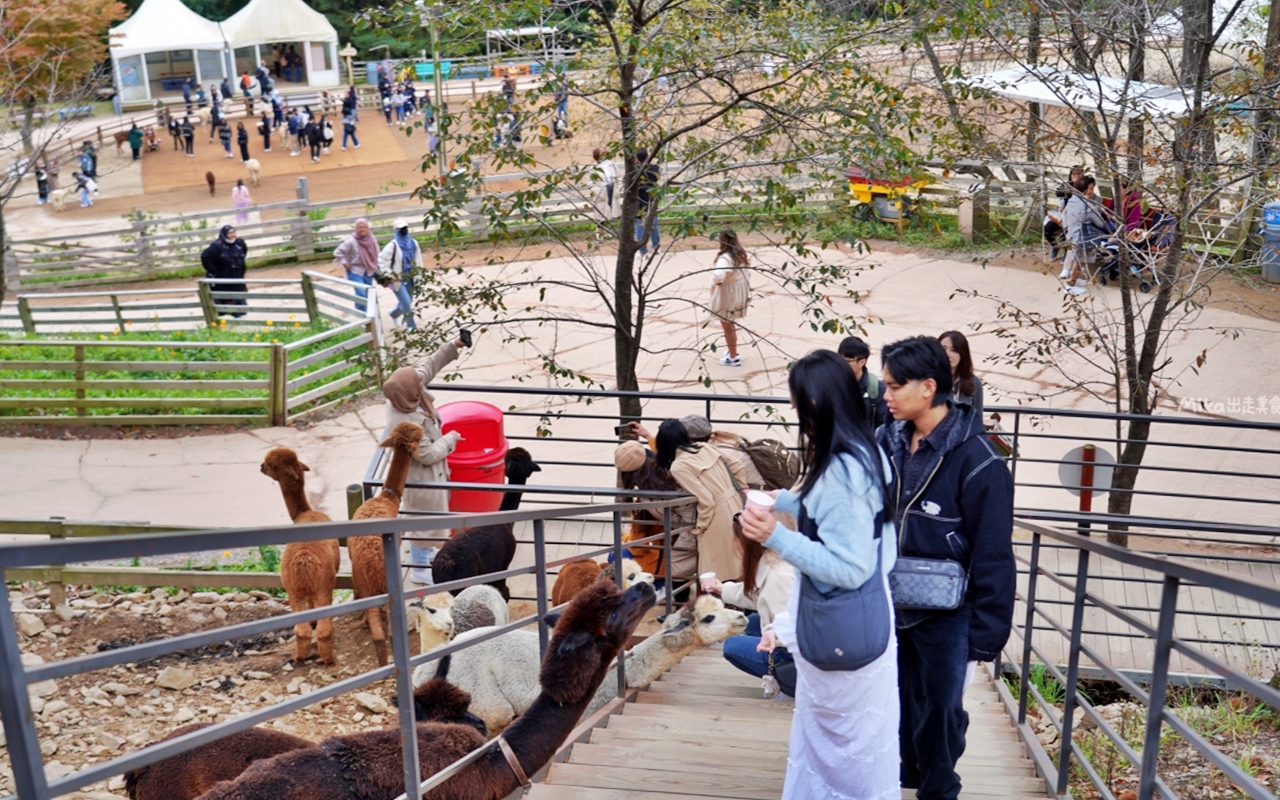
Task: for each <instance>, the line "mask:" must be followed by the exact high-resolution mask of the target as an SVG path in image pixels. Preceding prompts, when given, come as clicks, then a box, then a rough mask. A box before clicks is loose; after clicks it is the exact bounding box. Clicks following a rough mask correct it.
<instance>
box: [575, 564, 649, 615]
mask: <svg viewBox="0 0 1280 800" xmlns="http://www.w3.org/2000/svg"><path fill="white" fill-rule="evenodd" d="M613 578H614V570H613V567H612V566H611V565H609V564H600V563H597V562H595V561H574V562H572V563H570V564H565V565H564V566H563V567H561V568H560V574H558V575H556V583H555V586H553V587H551V602H552V604H553V605H557V606H558V605H560V604H561V603H567V602H569V601H570V600H571V599H573V596H574V595H576V594H577V593H578V592H580V591H582V590H583V589H585V588H587V587H588V586H590V585H591V584H593V583H595V582H596V581H611V580H613ZM641 582H644V583H653V576H652V575H650V574H649V573H647V572H645V571H644V570H642V569H640V565H639V564H637V563H636V562H634V561H632V560H631V559H629V558H624V559H622V588H623V589H629V588H631V587H632V586H635V585H636V584H637V583H641Z"/></svg>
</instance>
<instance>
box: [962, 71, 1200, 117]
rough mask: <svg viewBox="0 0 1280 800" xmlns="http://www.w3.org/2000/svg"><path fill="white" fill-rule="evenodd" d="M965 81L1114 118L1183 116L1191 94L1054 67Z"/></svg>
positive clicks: (1019, 97)
mask: <svg viewBox="0 0 1280 800" xmlns="http://www.w3.org/2000/svg"><path fill="white" fill-rule="evenodd" d="M967 83H968V84H969V85H970V86H971V87H974V88H980V89H985V90H987V91H989V92H992V93H993V94H998V95H1000V96H1002V97H1007V98H1009V99H1010V100H1021V101H1023V102H1027V103H1042V104H1044V105H1049V106H1058V107H1060V108H1071V109H1075V110H1077V111H1099V112H1101V113H1103V114H1110V115H1113V116H1115V115H1120V116H1125V117H1150V118H1161V117H1181V116H1185V115H1186V114H1187V113H1188V112H1189V110H1190V98H1188V97H1187V96H1186V95H1185V94H1183V91H1182V89H1180V88H1178V87H1176V86H1165V85H1163V84H1158V83H1142V82H1140V81H1126V80H1124V79H1123V78H1112V77H1108V76H1106V75H1087V74H1085V73H1081V72H1072V71H1070V70H1062V69H1055V68H1053V67H1039V68H1033V67H1030V66H1018V67H1010V68H1008V69H1002V70H999V71H997V72H991V73H988V74H986V75H979V76H977V77H974V78H969V79H968V81H967Z"/></svg>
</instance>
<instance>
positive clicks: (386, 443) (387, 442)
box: [378, 437, 396, 450]
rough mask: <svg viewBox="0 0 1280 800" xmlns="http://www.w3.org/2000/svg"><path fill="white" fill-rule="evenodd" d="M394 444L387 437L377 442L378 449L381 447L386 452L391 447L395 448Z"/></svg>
mask: <svg viewBox="0 0 1280 800" xmlns="http://www.w3.org/2000/svg"><path fill="white" fill-rule="evenodd" d="M395 444H396V443H395V442H393V441H391V438H390V437H387V438H386V439H384V440H382V441H381V442H378V447H382V448H385V449H387V450H390V449H391V448H392V447H395Z"/></svg>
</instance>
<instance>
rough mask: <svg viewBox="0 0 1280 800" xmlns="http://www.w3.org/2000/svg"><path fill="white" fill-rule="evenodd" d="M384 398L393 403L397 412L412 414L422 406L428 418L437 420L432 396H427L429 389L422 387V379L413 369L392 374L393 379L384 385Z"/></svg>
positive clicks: (404, 369) (400, 370) (408, 368)
mask: <svg viewBox="0 0 1280 800" xmlns="http://www.w3.org/2000/svg"><path fill="white" fill-rule="evenodd" d="M382 396H383V397H385V398H387V400H389V401H391V405H392V406H393V407H394V408H395V410H396V411H399V412H401V413H404V414H412V413H413V412H414V411H415V410H416V409H417V408H418V407H419V406H421V407H422V410H423V411H425V412H427V416H428V417H430V418H431V419H435V418H436V407H435V405H434V404H433V403H432V402H431V395H429V394H427V387H425V386H423V385H422V378H420V377H418V373H417V371H416V370H415V369H414V368H413V367H401V368H400V369H398V370H396V371H395V372H393V373H391V377H390V378H387V380H386V382H385V383H383V384H382Z"/></svg>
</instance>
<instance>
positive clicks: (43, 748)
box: [40, 739, 58, 758]
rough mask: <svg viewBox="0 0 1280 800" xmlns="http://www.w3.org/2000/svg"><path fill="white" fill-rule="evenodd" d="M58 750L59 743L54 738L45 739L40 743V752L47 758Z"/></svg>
mask: <svg viewBox="0 0 1280 800" xmlns="http://www.w3.org/2000/svg"><path fill="white" fill-rule="evenodd" d="M56 752H58V743H57V742H55V741H54V740H52V739H45V740H44V741H43V742H41V743H40V754H41V755H43V756H45V757H46V758H47V757H49V756H51V755H53V754H54V753H56Z"/></svg>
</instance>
